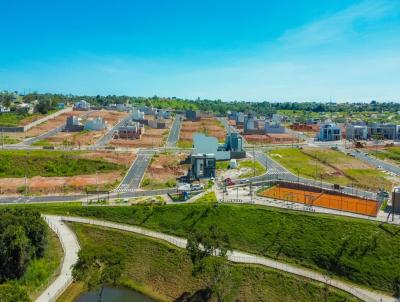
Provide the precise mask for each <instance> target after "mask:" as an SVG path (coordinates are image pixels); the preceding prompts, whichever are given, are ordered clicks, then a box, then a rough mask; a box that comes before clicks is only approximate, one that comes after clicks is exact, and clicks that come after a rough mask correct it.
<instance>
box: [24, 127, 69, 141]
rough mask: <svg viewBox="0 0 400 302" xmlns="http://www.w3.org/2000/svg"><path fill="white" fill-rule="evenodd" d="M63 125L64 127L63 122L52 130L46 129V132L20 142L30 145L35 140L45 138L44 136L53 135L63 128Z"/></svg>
mask: <svg viewBox="0 0 400 302" xmlns="http://www.w3.org/2000/svg"><path fill="white" fill-rule="evenodd" d="M64 127H65V124H63V125H61V126H58V127H56V128H54V129H52V130H50V131H48V132H46V133H43V134H41V135H38V136H35V137H31V138H28V139H26V140H24V141H23V142H22V143H21V144H24V145H32V144H33V143H36V142H38V141H40V140H42V139H46V138H49V137H51V136H53V135H56V134H57V133H59V132H61V131H62V130H63V129H64Z"/></svg>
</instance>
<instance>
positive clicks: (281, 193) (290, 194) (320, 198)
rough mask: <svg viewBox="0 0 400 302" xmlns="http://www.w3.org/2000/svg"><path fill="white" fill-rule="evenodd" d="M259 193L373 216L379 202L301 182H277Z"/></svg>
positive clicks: (284, 199)
mask: <svg viewBox="0 0 400 302" xmlns="http://www.w3.org/2000/svg"><path fill="white" fill-rule="evenodd" d="M259 195H261V196H263V197H268V198H273V199H279V200H283V201H289V202H296V203H302V204H305V205H309V206H317V207H323V208H328V209H334V210H339V211H345V212H351V213H355V214H361V215H367V216H373V217H375V216H376V215H377V214H378V211H379V208H380V203H379V202H378V201H376V200H370V199H365V198H361V197H356V196H350V195H346V194H343V193H341V192H337V191H325V190H321V189H319V188H313V187H310V186H304V185H301V184H289V183H288V184H284V183H282V184H277V185H275V186H273V187H271V188H269V189H266V190H265V191H263V192H261V193H259Z"/></svg>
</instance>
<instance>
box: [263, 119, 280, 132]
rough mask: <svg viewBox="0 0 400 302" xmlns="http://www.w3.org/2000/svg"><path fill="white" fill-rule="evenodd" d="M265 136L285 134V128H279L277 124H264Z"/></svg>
mask: <svg viewBox="0 0 400 302" xmlns="http://www.w3.org/2000/svg"><path fill="white" fill-rule="evenodd" d="M264 130H265V134H282V133H285V128H284V127H282V126H281V124H280V123H279V122H274V121H273V122H266V123H265V127H264Z"/></svg>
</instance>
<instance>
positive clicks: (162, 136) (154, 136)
mask: <svg viewBox="0 0 400 302" xmlns="http://www.w3.org/2000/svg"><path fill="white" fill-rule="evenodd" d="M146 119H153V117H148V116H146ZM166 121H167V125H166V126H167V127H166V128H165V129H152V128H150V127H147V126H146V127H145V131H144V134H143V135H142V137H141V139H134V140H132V139H113V140H112V141H111V142H110V145H112V146H115V147H126V148H149V147H162V146H163V145H164V144H165V142H166V140H167V137H168V133H169V130H170V128H171V125H172V121H170V120H166Z"/></svg>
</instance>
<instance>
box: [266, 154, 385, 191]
mask: <svg viewBox="0 0 400 302" xmlns="http://www.w3.org/2000/svg"><path fill="white" fill-rule="evenodd" d="M268 154H269V155H270V156H271V157H272V158H273V159H274V160H276V161H277V162H279V163H280V164H282V165H283V166H285V167H286V168H287V169H288V170H290V171H291V172H292V173H293V174H295V175H297V174H299V175H300V176H302V177H307V178H311V179H316V180H317V181H320V180H321V179H322V181H325V182H330V183H336V184H340V185H346V186H354V187H359V188H363V189H368V190H378V189H380V188H384V189H386V190H390V188H391V187H392V183H391V181H390V180H388V179H387V178H386V175H385V174H384V173H383V172H381V171H378V170H376V169H375V168H373V167H370V168H369V167H368V166H367V165H366V164H364V163H362V162H360V161H359V160H358V159H355V158H354V157H351V156H348V155H346V154H344V153H342V152H339V151H335V150H331V149H323V150H322V149H317V148H315V149H307V150H303V149H297V148H282V149H275V150H271V151H269V152H268Z"/></svg>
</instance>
